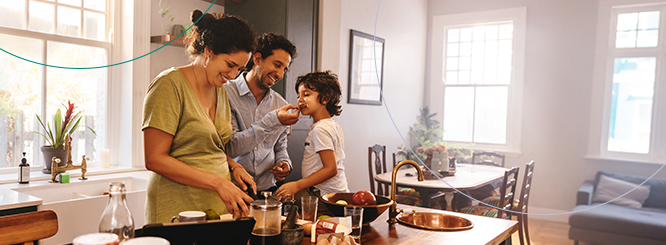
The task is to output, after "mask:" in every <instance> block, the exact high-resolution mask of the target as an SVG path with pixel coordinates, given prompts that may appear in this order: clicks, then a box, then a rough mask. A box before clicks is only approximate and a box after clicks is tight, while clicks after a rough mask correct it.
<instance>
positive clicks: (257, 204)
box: [250, 199, 282, 210]
mask: <svg viewBox="0 0 666 245" xmlns="http://www.w3.org/2000/svg"><path fill="white" fill-rule="evenodd" d="M250 205H251V206H252V208H254V209H261V210H274V209H278V208H280V207H282V203H281V202H279V201H277V200H274V199H259V200H254V201H252V202H251V203H250Z"/></svg>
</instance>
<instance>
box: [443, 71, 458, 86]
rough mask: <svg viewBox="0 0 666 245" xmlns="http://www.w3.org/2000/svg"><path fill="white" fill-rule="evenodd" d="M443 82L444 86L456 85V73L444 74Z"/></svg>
mask: <svg viewBox="0 0 666 245" xmlns="http://www.w3.org/2000/svg"><path fill="white" fill-rule="evenodd" d="M444 82H445V83H446V84H458V72H457V71H449V72H446V81H444Z"/></svg>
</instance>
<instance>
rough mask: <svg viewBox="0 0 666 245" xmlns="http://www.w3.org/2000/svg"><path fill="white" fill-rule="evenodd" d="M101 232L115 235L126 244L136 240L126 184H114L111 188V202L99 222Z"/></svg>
mask: <svg viewBox="0 0 666 245" xmlns="http://www.w3.org/2000/svg"><path fill="white" fill-rule="evenodd" d="M99 232H106V233H114V234H116V235H118V237H119V238H120V242H121V243H122V242H124V241H125V240H128V239H130V238H134V219H133V218H132V213H131V212H130V210H129V207H127V200H126V199H125V183H123V182H112V183H111V185H110V186H109V202H108V203H107V204H106V208H104V213H102V218H101V219H100V221H99Z"/></svg>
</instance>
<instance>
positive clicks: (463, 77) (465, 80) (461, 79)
mask: <svg viewBox="0 0 666 245" xmlns="http://www.w3.org/2000/svg"><path fill="white" fill-rule="evenodd" d="M469 76H470V72H469V71H460V72H458V84H469Z"/></svg>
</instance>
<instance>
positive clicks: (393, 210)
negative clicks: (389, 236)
mask: <svg viewBox="0 0 666 245" xmlns="http://www.w3.org/2000/svg"><path fill="white" fill-rule="evenodd" d="M405 164H411V165H413V166H414V168H416V171H417V172H418V173H419V181H423V171H422V170H421V167H419V165H418V164H416V162H414V161H412V160H404V161H402V162H400V163H398V165H395V167H394V168H393V174H392V175H391V176H392V177H391V200H393V204H391V207H390V208H389V219H388V220H387V221H386V222H388V223H389V225H393V224H395V223H397V222H398V220H397V219H396V218H395V217H396V216H398V214H399V213H402V212H403V210H402V209H399V210H398V206H397V204H396V201H395V190H396V187H397V186H396V184H395V176H396V175H397V174H398V169H399V168H400V167H402V165H405Z"/></svg>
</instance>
